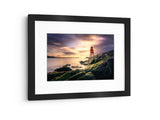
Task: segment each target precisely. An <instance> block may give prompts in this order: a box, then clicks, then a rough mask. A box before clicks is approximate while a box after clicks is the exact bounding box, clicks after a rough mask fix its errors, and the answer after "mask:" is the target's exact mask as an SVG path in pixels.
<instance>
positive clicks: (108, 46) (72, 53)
mask: <svg viewBox="0 0 160 120" xmlns="http://www.w3.org/2000/svg"><path fill="white" fill-rule="evenodd" d="M113 39H114V38H113V35H99V34H97V35H90V34H47V45H48V47H47V55H48V56H54V57H88V56H89V51H90V47H91V46H93V47H94V49H95V54H99V53H102V52H106V51H108V50H112V49H113V45H114V44H113Z"/></svg>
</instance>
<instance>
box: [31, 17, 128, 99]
mask: <svg viewBox="0 0 160 120" xmlns="http://www.w3.org/2000/svg"><path fill="white" fill-rule="evenodd" d="M113 96H130V18H113V17H93V16H67V15H34V14H30V15H28V100H49V99H69V98H95V97H113Z"/></svg>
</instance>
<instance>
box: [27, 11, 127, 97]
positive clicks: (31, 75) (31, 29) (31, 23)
mask: <svg viewBox="0 0 160 120" xmlns="http://www.w3.org/2000/svg"><path fill="white" fill-rule="evenodd" d="M35 21H70V22H92V23H113V24H114V23H122V24H124V30H125V31H124V33H125V35H124V37H125V43H124V46H125V53H124V54H125V66H124V68H125V75H124V76H125V90H124V91H110V92H107V91H103V92H85V93H61V94H40V95H36V94H35ZM115 96H130V18H115V17H93V16H68V15H38V14H29V15H28V100H50V99H71V98H72V99H73V98H96V97H115Z"/></svg>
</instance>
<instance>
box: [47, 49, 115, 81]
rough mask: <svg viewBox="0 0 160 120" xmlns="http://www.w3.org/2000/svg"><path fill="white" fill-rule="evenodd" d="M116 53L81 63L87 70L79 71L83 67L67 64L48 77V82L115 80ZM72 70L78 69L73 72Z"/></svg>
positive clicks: (110, 52)
mask: <svg viewBox="0 0 160 120" xmlns="http://www.w3.org/2000/svg"><path fill="white" fill-rule="evenodd" d="M113 53H114V51H109V52H105V53H102V54H98V55H96V56H94V57H91V58H88V59H87V60H85V61H80V63H81V64H82V65H85V66H86V68H84V69H79V68H81V66H72V65H70V64H66V65H65V66H62V67H61V68H58V69H56V70H55V71H53V72H49V73H48V75H47V77H48V78H47V80H48V81H67V80H96V79H113V78H114V54H113ZM72 68H76V69H75V70H72Z"/></svg>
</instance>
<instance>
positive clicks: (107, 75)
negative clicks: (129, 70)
mask: <svg viewBox="0 0 160 120" xmlns="http://www.w3.org/2000/svg"><path fill="white" fill-rule="evenodd" d="M46 57H47V81H78V80H114V35H113V34H54V33H48V34H47V56H46Z"/></svg>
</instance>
